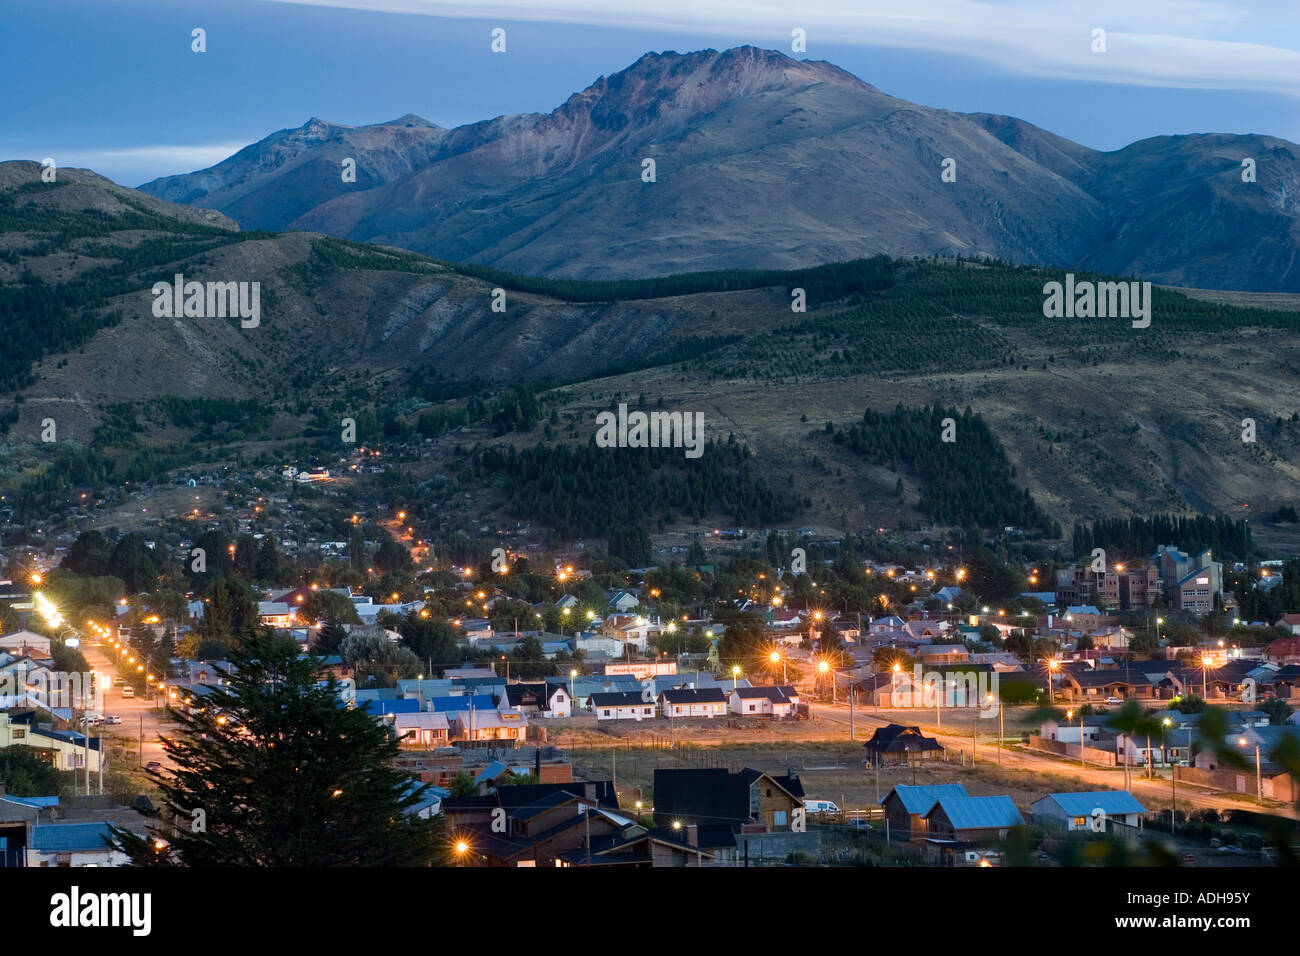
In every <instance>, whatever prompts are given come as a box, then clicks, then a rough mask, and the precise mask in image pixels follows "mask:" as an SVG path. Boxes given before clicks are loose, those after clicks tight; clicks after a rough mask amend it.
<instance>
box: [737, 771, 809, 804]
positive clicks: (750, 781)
mask: <svg viewBox="0 0 1300 956" xmlns="http://www.w3.org/2000/svg"><path fill="white" fill-rule="evenodd" d="M740 776H741V778H742V779H743V780H744V781H745V785H746V786H747V787H752V786H753V785H754V782H755V781H756V780H758V779H759V778H760V777H767V779H769V780H771V781H772V782H773V783H774V784H776V785H777V786H778V787H780V788H781V789H782V790H784V791H785V792H786V793H788V794H790V796H792V797H794V798H795V799H798V800H802V799H803V782H802V781H801V780H800V779H799V778H798V777H797V776H793V775H790V774H787V775H784V776H780V777H778V776H777V775H776V774H773V773H768V772H767V771H765V770H755V769H754V768H753V767H745V768H743V769H742V770H741V771H740Z"/></svg>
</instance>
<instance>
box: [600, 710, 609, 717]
mask: <svg viewBox="0 0 1300 956" xmlns="http://www.w3.org/2000/svg"><path fill="white" fill-rule="evenodd" d="M601 713H602V714H603V715H604V716H605V717H608V716H609V711H608V710H604V711H601Z"/></svg>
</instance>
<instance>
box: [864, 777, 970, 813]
mask: <svg viewBox="0 0 1300 956" xmlns="http://www.w3.org/2000/svg"><path fill="white" fill-rule="evenodd" d="M891 794H892V795H894V796H896V797H898V799H899V802H901V803H902V804H903V809H904V810H906V811H907V812H908V813H910V814H920V813H925V812H927V811H928V810H929V809H930V808H931V807H932V806H934V805H935V804H936V803H937V802H938V801H939V798H940V797H968V796H970V794H968V793H967V792H966V787H965V786H963V785H962V784H960V783H933V784H926V785H923V786H909V785H908V784H903V783H900V784H897V785H896V786H895V787H894V789H893V790H891V791H889V793H887V794H885V795H884V796H883V797H882V798H881V799H880V805H881V806H883V805H884V804H885V802H886V801H887V800H888V799H889V797H890V795H891Z"/></svg>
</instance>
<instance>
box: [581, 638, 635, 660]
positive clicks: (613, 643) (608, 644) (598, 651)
mask: <svg viewBox="0 0 1300 956" xmlns="http://www.w3.org/2000/svg"><path fill="white" fill-rule="evenodd" d="M573 643H574V648H575V649H576V650H579V651H582V652H583V653H584V654H586V655H587V656H588V657H622V656H623V642H622V641H620V640H618V639H617V638H613V637H601V636H600V635H599V634H586V633H584V634H581V635H579V636H578V637H577V638H576V639H575V640H574V642H573Z"/></svg>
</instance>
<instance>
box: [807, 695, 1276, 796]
mask: <svg viewBox="0 0 1300 956" xmlns="http://www.w3.org/2000/svg"><path fill="white" fill-rule="evenodd" d="M812 710H813V711H815V712H816V714H817V716H818V717H821V718H824V719H826V720H830V721H835V722H838V723H841V724H844V725H846V726H847V725H848V723H849V708H848V707H847V706H846V705H844V704H836V705H831V704H812ZM894 722H895V721H893V720H891V719H889V718H886V717H877V716H875V715H874V714H873V713H871V712H864V711H863V710H862V709H860V708H859V709H855V712H854V723H855V725H856V728H855V730H856V736H857V739H858V740H860V741H862V742H863V743H865V742H866V741H867V739H868V738H869V737H870V736H871V734H872V733H873V732H874V731H875V729H876V728H877V727H884V726H886V725H888V724H890V723H894ZM922 729H923V730H924V731H925V732H926V733H928V734H931V735H932V736H934V737H935V738H936V739H937V740H938V741H939V742H940V743H941V744H943V745H944V747H946V748H948V749H949V750H950V751H962V752H965V753H966V754H969V753H970V752H971V744H972V740H971V738H970V736H969V735H955V734H945V733H943V732H942V731H935V730H934V729H933V728H931V727H928V726H924V725H922ZM975 759H976V760H979V761H981V762H985V763H991V764H996V763H997V761H998V750H997V747H996V744H995V742H994V741H992V740H990V739H989V738H987V737H985V738H983V741H982V742H980V743H978V744H977V745H976V747H975ZM1001 759H1002V763H1001V765H1002V766H1003V767H1005V768H1007V769H1012V770H1029V771H1033V772H1035V773H1045V774H1055V775H1058V776H1069V777H1075V778H1077V779H1081V780H1085V781H1087V782H1088V783H1089V784H1092V785H1095V786H1097V787H1098V788H1099V789H1107V790H1119V789H1125V787H1124V769H1123V768H1122V767H1114V768H1106V769H1103V768H1100V767H1085V766H1083V765H1081V764H1080V763H1079V761H1078V760H1077V759H1066V758H1063V757H1055V756H1049V755H1046V754H1036V753H1025V752H1024V751H1014V750H1008V749H1005V748H1004V749H1003V750H1002V752H1001ZM1130 772H1131V774H1132V776H1131V778H1130V783H1129V786H1128V788H1127V789H1128V790H1129V791H1130V792H1132V793H1133V795H1134V796H1137V797H1140V798H1142V799H1143V801H1144V803H1145V804H1146V806H1147V808H1148V809H1150V810H1152V811H1156V810H1168V809H1169V803H1170V799H1171V795H1172V794H1171V786H1170V780H1169V778H1168V777H1167V776H1164V777H1162V776H1160V775H1159V771H1157V776H1156V778H1155V779H1154V780H1146V779H1143V777H1142V774H1141V770H1140V769H1138V768H1133V769H1132V770H1131V771H1130ZM1178 802H1179V803H1185V804H1190V805H1191V806H1193V807H1197V808H1200V809H1214V810H1253V809H1255V806H1254V801H1253V800H1234V799H1232V798H1231V797H1227V796H1224V795H1222V793H1221V792H1220V791H1214V790H1208V789H1205V788H1200V787H1193V786H1191V785H1190V784H1180V785H1179V786H1178ZM1265 809H1266V810H1267V812H1269V813H1273V814H1276V815H1278V816H1285V817H1290V818H1292V819H1300V813H1298V812H1297V811H1296V810H1295V809H1293V808H1290V807H1266V808H1265Z"/></svg>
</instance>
